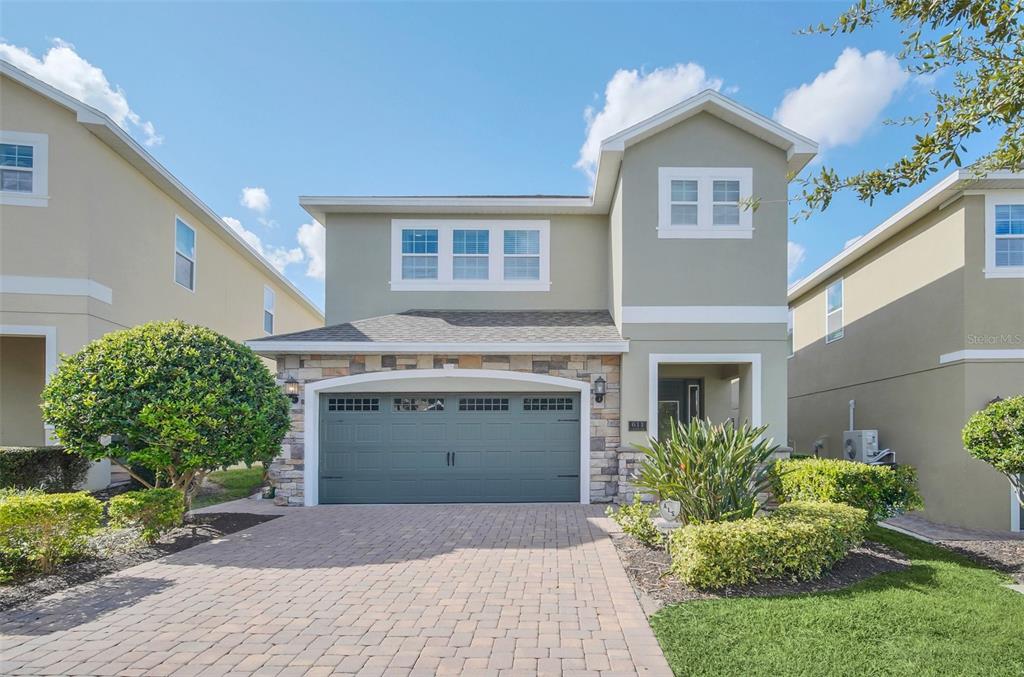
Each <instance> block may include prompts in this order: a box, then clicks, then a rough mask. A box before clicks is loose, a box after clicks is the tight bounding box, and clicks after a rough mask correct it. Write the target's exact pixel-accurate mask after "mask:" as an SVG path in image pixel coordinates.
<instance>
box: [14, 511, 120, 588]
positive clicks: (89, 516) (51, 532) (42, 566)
mask: <svg viewBox="0 0 1024 677" xmlns="http://www.w3.org/2000/svg"><path fill="white" fill-rule="evenodd" d="M102 517H103V504H102V503H100V502H99V501H98V500H96V499H95V498H93V497H92V496H90V495H89V494H87V493H85V492H84V491H80V492H77V493H73V494H40V493H36V492H33V491H28V492H24V493H20V494H7V495H5V496H3V497H0V566H2V567H3V569H4V570H5V571H4V573H7V574H9V573H11V572H12V571H14V570H17V569H23V568H28V569H34V570H37V571H41V572H42V573H51V572H52V571H53V570H54V568H55V567H56V566H57V565H58V564H60V563H61V562H62V561H64V560H67V559H71V558H74V557H78V556H80V555H83V554H85V552H86V549H87V547H88V542H87V539H88V537H89V536H90V535H91V534H92V533H93V532H94V531H95V530H96V529H97V528H99V526H100V520H101V519H102Z"/></svg>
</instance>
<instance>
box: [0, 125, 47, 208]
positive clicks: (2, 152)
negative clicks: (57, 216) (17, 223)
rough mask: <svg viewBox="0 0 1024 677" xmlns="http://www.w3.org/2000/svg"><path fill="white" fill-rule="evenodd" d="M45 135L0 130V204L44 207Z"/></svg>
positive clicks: (45, 195)
mask: <svg viewBox="0 0 1024 677" xmlns="http://www.w3.org/2000/svg"><path fill="white" fill-rule="evenodd" d="M47 146H48V137H47V135H46V134H35V133H29V132H7V131H0V204H9V205H18V206H24V207H45V206H46V203H47V200H48V199H49V196H48V195H47V186H46V183H47V178H46V177H47Z"/></svg>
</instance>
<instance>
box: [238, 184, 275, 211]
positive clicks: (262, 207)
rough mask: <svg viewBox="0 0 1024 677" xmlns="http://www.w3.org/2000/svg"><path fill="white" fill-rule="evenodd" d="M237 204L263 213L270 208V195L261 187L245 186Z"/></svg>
mask: <svg viewBox="0 0 1024 677" xmlns="http://www.w3.org/2000/svg"><path fill="white" fill-rule="evenodd" d="M239 204H241V205H242V206H243V207H248V208H249V209H252V210H253V211H257V212H259V213H260V214H265V213H266V212H267V210H268V209H270V196H269V195H267V191H266V190H264V189H263V188H259V187H249V186H246V187H245V188H243V189H242V197H241V198H240V199H239Z"/></svg>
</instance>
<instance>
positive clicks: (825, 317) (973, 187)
mask: <svg viewBox="0 0 1024 677" xmlns="http://www.w3.org/2000/svg"><path fill="white" fill-rule="evenodd" d="M789 303H790V307H791V309H792V323H793V356H792V358H791V359H790V364H789V434H790V438H791V439H792V440H794V444H793V446H794V449H795V451H797V452H802V453H810V452H811V451H812V449H813V448H814V445H815V444H816V443H817V444H818V445H819V446H820V448H821V453H822V455H825V456H832V457H839V456H841V455H843V431H845V430H847V429H848V428H849V423H848V417H849V413H850V412H849V409H850V406H849V404H850V401H851V400H853V401H854V402H855V404H854V415H855V424H854V425H855V427H856V428H857V429H877V430H878V432H879V438H880V440H879V442H880V444H879V446H880V447H881V448H890V449H892V450H893V451H894V452H895V454H896V461H897V462H898V463H902V464H909V465H912V466H914V467H916V468H917V471H918V473H919V476H920V485H921V489H922V491H923V494H924V499H925V504H926V508H925V512H924V514H925V516H926V517H928V518H929V519H932V520H935V521H938V522H944V523H947V524H955V525H960V526H966V527H979V528H988V529H1008V528H1009V529H1013V530H1020V525H1021V513H1020V510H1021V509H1020V506H1019V505H1018V504H1017V501H1016V499H1015V498H1014V497H1013V496H1012V495H1011V492H1010V489H1009V486H1008V483H1007V481H1006V479H1005V478H1004V477H1002V476H1001V475H999V474H998V473H997V472H996V471H995V470H993V469H992V468H991V467H990V466H988V465H987V464H985V463H982V462H981V461H976V460H974V459H972V458H971V457H970V456H969V455H968V454H967V452H966V451H965V450H964V448H963V444H962V442H961V438H960V431H961V429H962V428H963V426H964V424H965V423H966V421H967V418H968V417H969V416H970V415H971V414H973V413H974V412H975V411H977V410H979V409H982V408H983V407H985V405H986V404H988V403H989V402H990V401H991V400H992V399H994V398H996V397H1004V398H1005V397H1008V396H1011V395H1020V394H1022V393H1024V174H1010V173H1005V172H1000V173H995V174H991V175H989V176H988V178H985V179H983V180H976V179H973V178H972V175H971V173H970V172H969V171H967V170H960V171H957V172H954V173H953V174H951V175H950V176H948V177H946V178H945V179H943V180H942V181H940V182H939V183H938V184H937V185H935V186H934V187H932V188H931V189H929V190H928V191H926V192H925V193H924V194H923V195H922V196H921V197H919V198H917V199H916V200H914V201H913V202H911V203H910V204H909V205H907V206H906V207H904V208H903V209H901V210H900V211H899V212H897V213H896V214H894V215H893V216H892V217H890V218H889V219H888V220H886V221H885V222H884V223H882V224H881V225H879V226H878V227H876V228H875V229H874V230H872V231H871V232H870V233H868V234H867V235H865V236H864V237H862V238H860V239H859V240H857V241H856V242H855V243H854V244H852V245H850V246H849V247H847V248H846V249H844V250H843V251H842V252H841V253H840V254H839V255H838V256H836V257H835V258H833V259H832V260H831V261H829V262H828V263H826V264H825V265H823V266H822V267H821V268H819V269H818V270H816V271H815V272H814V273H812V274H811V275H809V276H808V277H807V278H805V279H803V280H801V281H800V282H798V283H796V284H795V285H793V286H792V287H791V288H790V290H789Z"/></svg>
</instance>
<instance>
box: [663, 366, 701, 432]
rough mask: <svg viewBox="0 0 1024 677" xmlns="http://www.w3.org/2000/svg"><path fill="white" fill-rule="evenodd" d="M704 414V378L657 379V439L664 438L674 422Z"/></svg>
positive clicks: (689, 419)
mask: <svg viewBox="0 0 1024 677" xmlns="http://www.w3.org/2000/svg"><path fill="white" fill-rule="evenodd" d="M703 416H704V379H699V378H660V379H658V439H661V440H663V439H666V438H668V436H669V435H670V433H671V430H672V428H673V427H674V426H675V425H676V423H684V424H686V423H689V422H690V421H691V420H692V419H694V418H701V417H703Z"/></svg>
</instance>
